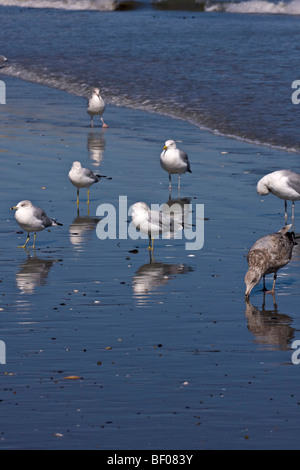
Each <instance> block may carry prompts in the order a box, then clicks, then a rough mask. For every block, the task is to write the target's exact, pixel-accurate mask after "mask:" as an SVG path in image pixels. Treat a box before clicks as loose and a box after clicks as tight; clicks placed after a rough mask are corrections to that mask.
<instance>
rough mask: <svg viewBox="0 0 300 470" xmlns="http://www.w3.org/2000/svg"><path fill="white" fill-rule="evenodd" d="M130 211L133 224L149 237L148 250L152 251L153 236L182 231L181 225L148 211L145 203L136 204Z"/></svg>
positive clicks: (153, 211) (162, 214) (157, 212)
mask: <svg viewBox="0 0 300 470" xmlns="http://www.w3.org/2000/svg"><path fill="white" fill-rule="evenodd" d="M131 210H132V213H131V218H132V222H133V224H134V225H135V227H136V228H137V229H138V230H140V231H141V232H142V233H144V234H146V235H148V237H149V247H148V249H149V250H152V251H153V244H154V237H155V236H157V235H160V234H162V233H168V234H174V232H175V231H177V230H182V229H183V224H181V223H180V222H178V221H175V220H174V219H173V218H171V217H169V216H168V215H167V214H164V213H163V212H161V211H155V210H150V208H149V206H148V205H147V204H146V203H145V202H136V203H135V204H133V206H132V207H131ZM151 241H152V245H151Z"/></svg>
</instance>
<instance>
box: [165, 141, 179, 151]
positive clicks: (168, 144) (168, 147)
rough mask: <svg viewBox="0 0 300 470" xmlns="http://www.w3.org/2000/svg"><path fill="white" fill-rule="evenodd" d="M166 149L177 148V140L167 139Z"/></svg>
mask: <svg viewBox="0 0 300 470" xmlns="http://www.w3.org/2000/svg"><path fill="white" fill-rule="evenodd" d="M163 149H164V150H168V149H176V142H175V141H174V140H166V142H165V146H164V148H163Z"/></svg>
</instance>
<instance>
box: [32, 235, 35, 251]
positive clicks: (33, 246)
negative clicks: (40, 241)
mask: <svg viewBox="0 0 300 470" xmlns="http://www.w3.org/2000/svg"><path fill="white" fill-rule="evenodd" d="M35 240H36V233H35V234H34V238H33V245H32V248H35Z"/></svg>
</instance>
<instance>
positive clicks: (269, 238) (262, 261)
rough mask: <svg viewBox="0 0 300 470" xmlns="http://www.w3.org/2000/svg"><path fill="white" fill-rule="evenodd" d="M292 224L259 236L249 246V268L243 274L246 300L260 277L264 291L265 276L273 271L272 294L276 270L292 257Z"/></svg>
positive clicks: (293, 243)
mask: <svg viewBox="0 0 300 470" xmlns="http://www.w3.org/2000/svg"><path fill="white" fill-rule="evenodd" d="M291 226H292V225H285V226H284V227H283V228H282V229H281V230H279V232H277V233H272V234H270V235H266V236H265V237H262V238H259V239H258V240H257V241H256V242H255V243H254V245H253V246H252V247H251V248H250V250H249V252H248V255H247V261H248V265H249V269H248V271H247V273H246V276H245V284H246V292H245V298H246V300H247V299H248V298H249V295H250V292H251V291H252V289H253V287H255V286H256V285H257V284H258V283H259V281H260V280H261V278H263V281H264V285H263V290H264V291H266V290H267V289H266V286H265V276H266V274H271V273H274V281H273V287H272V290H271V291H268V292H271V293H272V294H273V295H274V292H275V282H276V277H277V271H278V270H279V269H280V268H282V267H283V266H285V265H286V264H288V262H289V261H290V260H291V258H292V251H293V247H294V245H296V244H297V243H295V238H294V233H293V232H289V229H290V228H291Z"/></svg>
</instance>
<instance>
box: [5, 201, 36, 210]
mask: <svg viewBox="0 0 300 470" xmlns="http://www.w3.org/2000/svg"><path fill="white" fill-rule="evenodd" d="M30 207H33V204H32V202H31V201H20V202H19V203H18V204H17V205H16V206H13V207H11V208H10V209H11V210H15V211H17V210H18V209H28V208H30Z"/></svg>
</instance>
